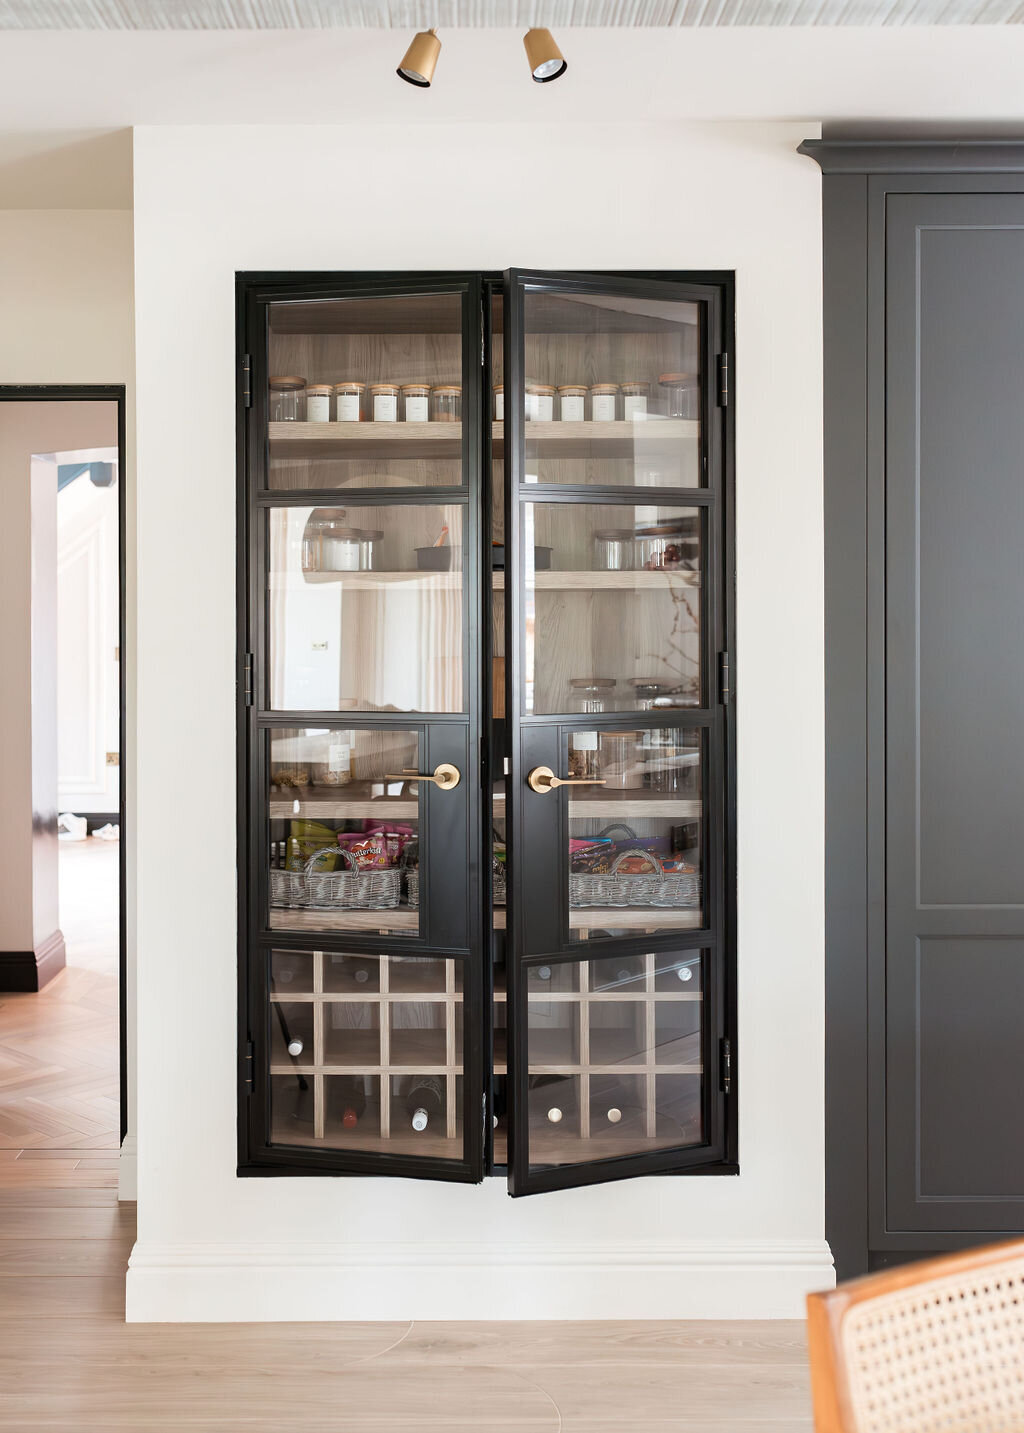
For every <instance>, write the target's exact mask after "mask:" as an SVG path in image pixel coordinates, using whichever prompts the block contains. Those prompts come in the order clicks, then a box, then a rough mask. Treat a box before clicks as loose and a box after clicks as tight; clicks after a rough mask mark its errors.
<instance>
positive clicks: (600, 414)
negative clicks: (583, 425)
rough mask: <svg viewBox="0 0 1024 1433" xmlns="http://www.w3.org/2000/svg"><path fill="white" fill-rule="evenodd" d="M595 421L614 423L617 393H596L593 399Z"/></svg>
mask: <svg viewBox="0 0 1024 1433" xmlns="http://www.w3.org/2000/svg"><path fill="white" fill-rule="evenodd" d="M592 407H593V410H594V422H595V423H614V422H615V394H614V393H595V394H594V401H593V405H592Z"/></svg>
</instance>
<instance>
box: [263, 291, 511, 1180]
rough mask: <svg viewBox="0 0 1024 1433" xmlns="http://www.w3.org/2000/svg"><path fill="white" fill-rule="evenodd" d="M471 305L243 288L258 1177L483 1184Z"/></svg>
mask: <svg viewBox="0 0 1024 1433" xmlns="http://www.w3.org/2000/svg"><path fill="white" fill-rule="evenodd" d="M480 304H481V286H480V281H479V279H478V277H477V276H475V275H466V276H460V275H443V276H434V277H430V276H423V277H417V278H415V279H394V278H381V279H380V280H375V279H373V278H361V279H358V280H355V281H353V282H351V283H344V284H339V283H338V282H337V281H336V280H334V281H331V280H326V279H325V280H324V281H323V282H322V283H320V282H317V281H316V280H315V279H313V280H309V279H303V280H302V281H301V282H298V283H289V282H282V283H280V284H275V283H274V282H269V283H267V284H265V285H262V284H259V283H256V284H254V285H253V286H252V287H251V288H250V289H249V291H248V295H247V300H246V308H245V312H244V315H243V323H244V328H245V333H246V342H247V348H248V353H249V365H250V368H249V381H250V385H251V394H252V406H251V408H250V409H249V410H248V412H247V413H246V415H245V451H246V459H247V461H246V470H247V478H248V487H247V492H246V506H247V514H246V517H247V524H248V528H247V531H248V539H249V541H248V544H247V551H248V554H249V561H248V563H247V567H246V571H245V574H244V579H245V582H246V585H247V594H248V602H247V610H248V613H249V619H248V623H247V630H246V633H245V638H246V649H247V651H248V652H249V653H250V654H251V655H250V671H251V683H250V690H251V705H248V706H247V707H245V709H244V715H243V722H242V725H243V732H242V735H243V738H244V753H245V755H244V761H245V763H246V769H245V774H244V785H245V789H246V791H247V792H248V800H247V802H246V803H245V829H244V839H245V842H246V848H247V857H248V859H247V862H246V865H247V870H248V881H247V883H246V886H245V890H244V902H243V904H244V908H245V909H244V921H243V925H244V928H245V931H244V936H243V939H244V941H245V949H246V952H247V961H248V964H247V972H248V989H247V994H246V999H247V1012H246V1016H247V1021H248V1026H249V1030H250V1032H251V1036H250V1038H251V1039H252V1070H251V1076H252V1093H251V1095H250V1096H249V1098H248V1101H247V1108H246V1112H245V1113H246V1121H245V1139H244V1143H245V1149H244V1151H243V1163H246V1164H250V1165H256V1166H260V1167H263V1168H267V1167H270V1168H273V1167H274V1166H278V1167H280V1168H287V1169H289V1170H290V1171H296V1170H301V1169H303V1168H309V1169H310V1170H313V1169H319V1170H330V1169H336V1170H338V1171H340V1172H375V1173H381V1174H383V1173H392V1174H406V1175H414V1176H418V1177H434V1178H442V1179H461V1180H467V1179H479V1178H481V1177H482V1133H481V1118H480V1110H481V1100H482V1093H483V1074H482V1048H483V1030H484V1016H483V1011H482V1007H481V989H482V980H481V945H482V937H481V884H480V879H481V872H480V865H481V860H480V855H481V849H482V846H481V812H480V806H481V775H480V770H481V768H480V762H481V752H480V743H479V736H478V733H479V731H480V724H481V704H482V693H481V681H480V676H479V673H480V670H481V651H480V641H479V628H480V623H479V620H478V614H479V612H480V610H481V598H480V566H481V563H480V546H481V533H480V520H481V518H480V514H481V495H480V480H479V474H480V459H479V453H480V445H481V435H480V424H481V414H480V344H481V323H482V320H481V307H480Z"/></svg>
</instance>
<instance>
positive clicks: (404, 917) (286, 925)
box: [270, 906, 420, 935]
mask: <svg viewBox="0 0 1024 1433" xmlns="http://www.w3.org/2000/svg"><path fill="white" fill-rule="evenodd" d="M419 927H420V913H419V910H409V909H408V907H407V906H399V907H397V909H395V910H390V911H328V910H285V909H281V908H278V907H274V908H273V909H272V910H271V912H270V929H271V930H308V931H318V930H320V931H330V930H341V931H354V930H362V931H367V932H370V933H379V934H381V935H385V934H387V932H388V931H393V930H400V931H406V930H412V931H418V930H419Z"/></svg>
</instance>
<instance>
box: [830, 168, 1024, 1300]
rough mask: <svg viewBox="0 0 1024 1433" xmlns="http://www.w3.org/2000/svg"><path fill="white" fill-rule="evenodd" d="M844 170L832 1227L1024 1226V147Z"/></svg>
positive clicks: (940, 1235) (834, 249) (977, 1229)
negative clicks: (1023, 758)
mask: <svg viewBox="0 0 1024 1433" xmlns="http://www.w3.org/2000/svg"><path fill="white" fill-rule="evenodd" d="M805 149H806V150H807V151H809V152H811V153H813V155H814V157H815V158H816V159H818V160H819V162H821V163H822V167H823V169H824V171H825V181H824V183H825V280H826V349H825V363H826V566H827V579H826V581H827V608H828V610H827V615H826V624H827V625H826V640H827V648H828V650H827V673H826V681H827V697H826V722H827V734H826V741H827V757H826V759H827V813H826V820H827V833H826V839H827V857H826V860H827V878H826V879H827V891H826V905H827V952H826V959H827V1002H828V1010H827V1017H828V1023H827V1032H828V1050H827V1091H826V1099H827V1142H828V1168H827V1225H828V1235H829V1239H830V1242H831V1243H832V1246H833V1252H834V1253H835V1255H836V1262H837V1266H838V1269H839V1272H840V1274H841V1275H847V1274H851V1273H855V1272H859V1271H861V1270H863V1269H866V1268H869V1267H875V1266H878V1265H881V1264H885V1263H888V1262H895V1261H898V1260H900V1259H903V1258H907V1257H912V1256H913V1255H915V1254H918V1253H926V1252H930V1251H940V1250H944V1249H950V1248H955V1247H960V1246H963V1245H965V1244H970V1243H978V1242H983V1241H984V1240H986V1239H991V1238H995V1237H999V1236H1000V1235H1004V1234H1011V1233H1016V1232H1018V1231H1020V1230H1021V1229H1024V1129H1022V1125H1021V1120H1020V1113H1019V1112H1020V1108H1021V1098H1020V1097H1021V1093H1022V1091H1024V1044H1022V1041H1021V1024H1022V1020H1024V839H1022V837H1024V762H1022V761H1021V758H1020V749H1021V742H1022V738H1024V640H1022V638H1021V631H1020V628H1021V622H1020V617H1021V613H1022V612H1024V557H1022V553H1024V404H1022V402H1021V393H1022V386H1024V173H1021V172H1018V170H1017V168H1016V166H1018V165H1021V164H1022V163H1024V147H1018V146H1006V145H1000V146H989V145H973V146H972V145H967V146H960V147H957V149H956V150H954V149H953V148H952V147H942V146H934V145H923V146H906V145H899V146H891V145H879V146H864V145H851V144H845V145H844V144H829V143H828V142H827V141H825V142H822V143H820V144H814V145H808V146H805Z"/></svg>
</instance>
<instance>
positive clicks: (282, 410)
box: [270, 376, 306, 423]
mask: <svg viewBox="0 0 1024 1433" xmlns="http://www.w3.org/2000/svg"><path fill="white" fill-rule="evenodd" d="M270 421H271V423H304V422H305V421H306V380H305V379H304V378H296V377H294V376H291V377H280V378H271V380H270Z"/></svg>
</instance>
